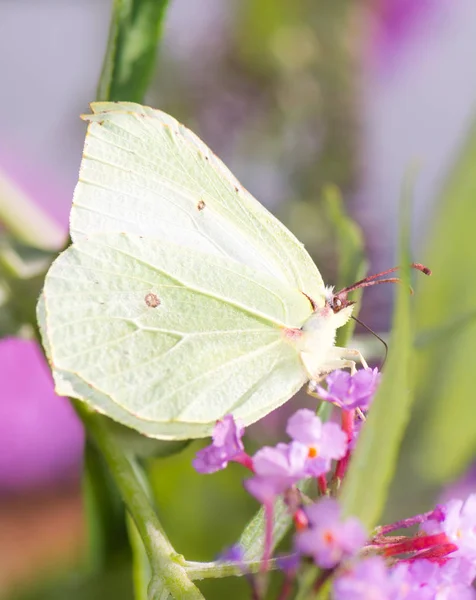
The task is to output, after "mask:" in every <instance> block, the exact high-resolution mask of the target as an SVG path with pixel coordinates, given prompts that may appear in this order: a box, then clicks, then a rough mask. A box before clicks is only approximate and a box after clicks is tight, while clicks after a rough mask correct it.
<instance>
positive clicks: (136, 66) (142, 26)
mask: <svg viewBox="0 0 476 600" xmlns="http://www.w3.org/2000/svg"><path fill="white" fill-rule="evenodd" d="M167 4H168V0H114V5H113V10H112V20H111V25H110V29H109V39H108V45H107V50H106V56H105V58H104V63H103V69H102V73H101V78H100V81H99V86H98V90H97V99H98V100H113V101H115V100H128V101H137V102H140V101H142V99H143V97H144V94H145V92H146V91H147V87H148V85H149V83H150V80H151V78H152V74H153V69H154V65H155V59H156V54H157V44H158V41H159V38H160V35H161V31H162V25H163V20H164V16H165V12H166V8H167Z"/></svg>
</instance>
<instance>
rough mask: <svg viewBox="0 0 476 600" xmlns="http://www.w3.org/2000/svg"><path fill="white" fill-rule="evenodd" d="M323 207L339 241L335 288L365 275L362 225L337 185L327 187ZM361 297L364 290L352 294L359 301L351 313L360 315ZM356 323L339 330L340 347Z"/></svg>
mask: <svg viewBox="0 0 476 600" xmlns="http://www.w3.org/2000/svg"><path fill="white" fill-rule="evenodd" d="M324 208H325V211H326V216H327V218H328V220H329V222H330V223H331V225H332V229H333V234H334V237H335V240H336V254H337V257H336V258H337V279H336V290H340V289H342V288H344V287H347V286H349V285H352V284H353V283H355V282H356V281H359V280H360V279H362V278H363V277H365V274H366V272H367V260H366V258H365V251H364V239H363V236H362V231H361V230H360V228H359V226H358V225H357V224H356V223H355V221H354V220H353V219H352V218H351V217H350V216H349V215H348V214H347V212H346V211H345V209H344V204H343V202H342V196H341V194H340V192H339V189H338V188H337V187H335V186H331V185H329V186H327V187H326V188H324ZM361 298H362V289H359V290H357V291H356V292H354V293H353V295H352V300H353V301H355V303H356V305H355V307H354V312H353V313H352V314H353V315H354V316H355V317H357V316H358V314H359V310H360V300H361ZM355 325H356V321H354V320H353V319H351V320H350V321H349V322H348V323H347V324H346V325H345V326H344V327H341V328H340V329H338V330H337V337H336V345H337V346H341V347H345V346H347V344H348V342H349V341H350V339H351V338H352V334H353V332H354V329H355Z"/></svg>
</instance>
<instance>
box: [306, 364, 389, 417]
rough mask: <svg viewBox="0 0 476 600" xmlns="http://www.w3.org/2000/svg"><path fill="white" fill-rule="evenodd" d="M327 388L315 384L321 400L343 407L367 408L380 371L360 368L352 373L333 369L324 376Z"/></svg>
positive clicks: (350, 408) (377, 382)
mask: <svg viewBox="0 0 476 600" xmlns="http://www.w3.org/2000/svg"><path fill="white" fill-rule="evenodd" d="M326 382H327V390H326V389H324V388H322V387H321V386H317V388H316V391H317V393H318V394H319V396H320V397H321V398H322V399H323V400H327V401H328V402H332V403H333V404H335V405H337V406H339V407H340V408H343V409H344V410H352V409H355V408H360V409H361V410H367V409H368V407H369V405H370V402H371V401H372V397H373V395H374V394H375V391H376V389H377V387H378V384H379V383H380V373H379V371H378V369H377V368H375V369H360V370H359V371H357V372H356V373H354V375H351V374H350V373H348V372H347V371H333V372H332V373H331V374H330V375H328V376H327V377H326Z"/></svg>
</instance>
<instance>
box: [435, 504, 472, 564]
mask: <svg viewBox="0 0 476 600" xmlns="http://www.w3.org/2000/svg"><path fill="white" fill-rule="evenodd" d="M443 510H444V514H445V518H444V521H443V522H442V523H441V529H442V530H443V531H444V533H446V535H447V537H448V540H449V541H450V542H452V543H453V544H455V545H456V546H458V550H456V552H455V553H454V554H453V556H461V557H464V558H466V559H468V560H470V561H471V562H472V563H473V564H476V494H471V495H470V496H468V498H467V499H466V501H465V502H463V501H462V500H450V501H449V502H448V503H447V504H446V505H445V506H444V507H443Z"/></svg>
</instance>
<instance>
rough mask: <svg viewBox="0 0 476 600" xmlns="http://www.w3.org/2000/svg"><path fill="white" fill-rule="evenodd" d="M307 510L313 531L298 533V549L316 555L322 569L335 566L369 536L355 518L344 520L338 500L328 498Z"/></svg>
mask: <svg viewBox="0 0 476 600" xmlns="http://www.w3.org/2000/svg"><path fill="white" fill-rule="evenodd" d="M304 510H305V512H306V515H307V517H308V519H309V528H308V529H307V530H305V531H301V532H298V533H297V534H296V538H295V543H296V548H297V550H298V552H300V553H301V554H305V555H309V556H312V557H313V559H314V561H315V563H316V564H317V566H318V567H321V568H323V569H331V568H332V567H335V566H336V565H337V564H339V563H340V562H341V561H342V559H344V558H346V557H349V556H351V555H352V554H354V553H355V552H357V551H358V550H359V549H360V548H361V547H362V546H363V544H364V543H365V540H366V539H367V534H366V532H365V530H364V528H363V526H362V524H361V523H360V521H359V520H358V519H356V518H353V517H351V518H349V519H346V520H345V521H341V520H340V506H339V504H338V503H337V501H336V500H333V499H332V498H324V499H322V500H320V501H319V502H317V503H316V504H311V505H310V506H306V507H305V509H304Z"/></svg>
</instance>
